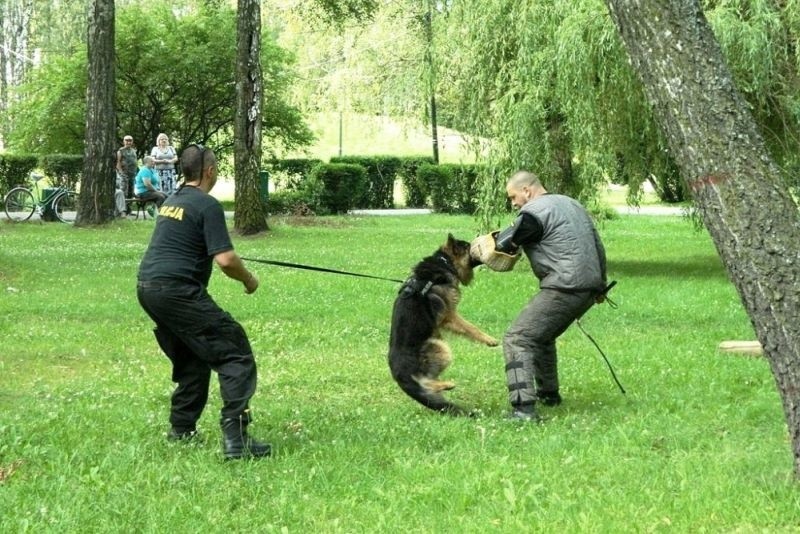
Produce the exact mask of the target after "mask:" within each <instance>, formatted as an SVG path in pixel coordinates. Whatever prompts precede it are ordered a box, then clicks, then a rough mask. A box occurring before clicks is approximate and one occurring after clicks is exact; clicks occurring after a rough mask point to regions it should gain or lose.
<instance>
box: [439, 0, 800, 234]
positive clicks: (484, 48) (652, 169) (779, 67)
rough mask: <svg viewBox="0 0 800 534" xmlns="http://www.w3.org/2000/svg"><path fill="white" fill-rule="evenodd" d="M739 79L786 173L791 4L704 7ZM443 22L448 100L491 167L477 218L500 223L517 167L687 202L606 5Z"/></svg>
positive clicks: (591, 196)
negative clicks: (646, 185)
mask: <svg viewBox="0 0 800 534" xmlns="http://www.w3.org/2000/svg"><path fill="white" fill-rule="evenodd" d="M707 9H708V11H709V15H708V17H709V21H710V23H711V26H712V28H713V29H714V31H715V33H716V34H717V35H718V36H719V40H720V43H721V46H722V49H723V52H724V53H725V55H726V57H727V58H728V59H729V61H730V62H731V64H732V65H734V66H733V67H732V71H733V74H734V78H735V79H736V82H737V84H738V85H739V87H741V88H742V92H743V94H744V96H745V98H746V99H747V101H748V103H749V105H750V106H751V108H752V112H753V114H754V116H755V117H756V122H757V123H758V124H759V126H760V127H761V129H762V130H763V131H764V134H765V138H766V139H767V145H768V147H769V148H770V150H771V152H772V153H773V155H774V156H775V157H776V160H777V161H778V162H779V163H780V164H781V165H782V166H783V167H784V168H786V169H793V168H795V167H796V166H797V163H796V161H797V156H796V154H797V153H798V146H797V133H798V117H799V116H800V102H798V98H797V96H796V95H797V93H798V92H797V58H796V57H795V55H794V50H795V47H796V44H797V42H796V41H797V36H798V35H800V33H798V31H797V29H798V28H799V27H800V26H799V25H798V19H800V16H799V15H798V12H800V8H799V7H798V1H797V0H793V1H789V2H786V3H785V4H783V6H782V8H780V9H778V8H776V7H775V6H774V5H773V4H772V3H769V2H763V1H759V0H736V1H718V2H708V6H707ZM445 20H446V21H447V23H446V24H445V25H443V26H440V28H441V31H440V32H439V37H438V38H439V44H438V46H437V47H438V49H439V50H441V51H443V53H445V54H446V55H447V57H446V58H442V59H441V61H442V64H446V65H448V66H449V69H448V70H446V71H445V70H443V72H442V75H443V76H445V77H446V78H444V79H442V81H441V83H440V89H439V90H440V92H441V94H442V97H441V99H440V101H441V102H442V103H443V107H446V108H447V110H448V116H449V118H450V120H451V123H452V125H453V126H455V127H457V128H460V129H462V130H463V131H466V132H469V133H471V134H473V135H474V136H475V139H479V140H481V142H480V144H479V145H480V146H479V150H480V152H481V154H482V155H483V156H484V157H485V158H486V160H487V161H488V162H489V169H490V170H489V172H487V173H486V174H485V175H484V176H483V177H482V184H481V188H480V190H481V198H480V199H479V202H478V204H479V206H480V208H479V210H480V212H479V216H480V217H479V219H480V223H481V225H482V226H484V227H490V226H494V225H495V224H496V220H495V219H496V216H497V214H498V213H499V212H500V211H501V210H502V208H503V206H504V205H505V204H504V202H503V196H504V184H505V179H506V177H507V176H508V174H509V173H510V172H511V171H513V170H514V169H517V168H520V167H528V168H531V169H533V170H535V171H536V172H537V173H539V174H540V175H541V177H542V179H543V180H544V182H545V184H546V186H547V187H548V189H550V190H553V191H557V192H561V193H565V194H568V195H571V196H574V197H577V198H579V199H580V200H582V201H583V202H586V203H589V204H591V203H592V202H593V201H594V200H595V198H596V195H597V192H598V190H599V187H600V186H601V184H605V183H607V182H608V181H613V182H616V183H621V184H626V185H628V186H629V191H630V194H631V197H630V200H631V201H632V202H636V200H637V198H638V196H639V194H640V185H641V184H642V182H643V181H644V180H649V181H650V182H651V183H652V184H653V186H654V187H655V189H656V191H657V192H658V193H659V195H660V196H661V198H662V199H664V200H667V201H679V200H683V199H684V197H685V192H684V188H683V184H682V182H681V180H680V177H679V175H678V172H677V168H678V167H677V165H676V164H675V162H674V161H673V160H672V159H671V157H670V155H669V153H668V152H667V150H666V146H667V145H666V143H665V140H664V138H663V136H662V135H661V133H660V131H659V130H658V128H656V126H655V123H654V120H653V117H652V114H651V112H650V110H649V108H648V106H647V105H646V100H645V97H644V93H643V91H642V88H641V84H640V83H639V81H638V80H637V78H636V77H635V75H634V74H633V71H632V70H631V68H630V66H629V64H628V59H627V55H626V53H625V51H624V49H623V47H622V44H621V42H620V40H619V37H618V35H617V32H616V29H615V27H614V26H613V24H612V21H611V19H610V17H609V16H608V12H607V9H606V6H605V5H604V4H603V2H602V1H601V0H578V1H575V2H561V1H558V0H533V1H530V2H515V1H513V0H485V1H484V2H481V4H480V6H477V5H475V4H473V3H467V2H459V3H455V5H453V6H452V8H451V9H450V10H449V12H448V14H447V17H445Z"/></svg>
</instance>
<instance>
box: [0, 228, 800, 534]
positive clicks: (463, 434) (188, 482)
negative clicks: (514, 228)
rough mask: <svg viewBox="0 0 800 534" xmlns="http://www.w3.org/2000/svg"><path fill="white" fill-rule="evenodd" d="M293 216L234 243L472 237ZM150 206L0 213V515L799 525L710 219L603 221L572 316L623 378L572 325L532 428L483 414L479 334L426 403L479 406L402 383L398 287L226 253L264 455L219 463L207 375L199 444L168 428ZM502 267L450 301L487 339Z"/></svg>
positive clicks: (302, 251) (228, 286) (772, 418)
mask: <svg viewBox="0 0 800 534" xmlns="http://www.w3.org/2000/svg"><path fill="white" fill-rule="evenodd" d="M313 221H314V222H315V223H316V224H313V225H310V224H307V223H308V222H309V221H308V220H304V221H301V222H302V223H306V224H298V225H294V224H291V222H290V220H283V219H280V218H275V219H273V220H272V221H271V223H270V226H271V227H272V229H273V231H272V232H271V233H270V235H269V237H268V238H266V239H253V238H241V237H239V238H237V237H236V236H234V244H235V246H236V249H237V251H239V252H240V253H241V254H242V255H244V256H249V257H256V258H272V259H278V260H285V261H294V262H299V263H305V264H309V265H320V266H327V267H332V268H336V269H347V270H352V271H355V272H363V273H371V274H375V275H382V276H388V277H396V278H403V277H404V276H405V275H406V274H407V272H408V269H409V268H410V267H411V266H412V265H413V264H414V263H416V262H417V261H419V260H420V258H422V257H423V256H424V255H427V254H430V253H431V252H432V251H433V250H435V249H436V247H438V246H439V245H441V244H442V243H443V242H444V240H445V239H446V236H447V233H448V232H452V233H453V234H454V235H456V236H460V237H465V238H468V237H469V236H470V235H474V232H475V229H476V228H475V221H474V219H473V218H472V217H469V216H444V215H434V216H419V217H417V216H412V217H409V216H404V217H388V218H385V217H380V218H377V217H351V216H348V217H320V218H315V219H313ZM153 224H154V223H153V222H152V221H147V222H141V221H139V222H134V221H123V222H121V223H114V224H112V225H109V226H108V227H105V228H102V229H98V230H93V231H85V230H79V229H75V228H71V227H67V225H55V224H51V225H41V224H36V223H34V224H20V225H7V224H4V225H0V264H1V265H2V269H0V271H2V274H1V275H0V276H1V277H2V286H1V287H2V292H3V294H2V296H1V297H0V313H1V314H2V317H3V320H2V321H0V338H2V339H3V350H2V351H0V369H2V370H3V386H2V388H0V436H2V439H0V469H2V470H3V473H4V474H6V476H5V479H4V481H3V482H2V483H0V492H1V493H2V499H0V509H2V513H0V531H2V532H14V533H16V532H55V531H57V532H70V533H73V532H170V531H179V532H246V531H252V530H254V526H257V528H256V530H258V531H261V532H266V533H272V532H275V533H279V532H290V533H293V532H300V531H302V532H325V533H327V532H330V533H344V532H346V533H350V532H352V533H362V532H363V533H367V532H409V533H414V534H416V533H423V532H442V533H448V532H463V533H467V534H478V533H485V532H492V533H493V532H531V531H540V530H555V531H559V532H609V533H611V532H680V533H684V532H686V533H688V532H794V531H796V530H797V510H798V509H800V487H798V484H797V482H796V481H795V480H794V479H792V477H791V470H792V455H791V452H790V450H789V442H788V438H787V427H786V422H785V418H784V415H783V411H782V408H781V401H780V398H779V397H778V395H777V393H776V391H775V381H774V378H773V377H772V374H771V372H770V367H769V365H768V363H767V361H766V360H764V359H763V358H751V357H740V356H733V355H721V354H719V353H718V352H717V345H718V343H719V342H720V341H721V340H727V339H752V336H753V327H752V325H751V323H750V321H749V319H748V317H747V315H746V313H745V312H744V310H743V308H742V304H741V301H740V300H739V298H738V296H737V295H736V292H735V290H734V288H733V286H732V284H731V283H730V281H729V280H728V278H727V276H726V274H725V271H724V268H723V266H722V265H721V263H720V261H719V259H718V257H717V254H716V252H715V250H714V246H713V243H712V242H711V240H710V239H709V237H708V235H707V234H706V233H705V232H696V231H694V229H693V228H692V226H691V225H690V224H688V223H687V221H685V220H683V219H681V218H679V217H666V218H664V217H661V218H655V217H643V216H638V217H631V216H624V217H620V218H619V219H617V220H613V221H608V222H606V223H605V224H604V225H603V226H602V227H601V228H600V231H601V233H602V237H603V239H604V242H605V243H606V247H607V249H608V252H609V274H610V276H611V277H612V278H613V279H616V280H619V281H620V283H619V285H618V286H617V287H616V288H615V289H614V291H613V292H612V297H613V298H615V300H616V301H617V303H618V304H619V309H617V310H611V309H610V308H608V307H606V306H596V307H595V308H593V309H592V310H590V311H589V312H588V313H587V314H586V315H585V316H584V318H583V319H582V321H581V322H582V324H583V326H584V327H585V328H586V329H587V331H588V332H589V333H590V334H591V335H592V336H593V337H594V338H595V339H596V340H597V342H598V343H599V344H600V345H601V346H602V347H603V350H604V351H605V352H606V354H607V355H608V357H609V358H610V360H611V362H612V363H613V364H614V366H615V368H616V371H617V374H618V375H619V378H620V380H621V381H622V383H623V384H624V386H625V387H626V389H627V391H628V393H627V395H624V396H623V395H621V394H620V393H619V392H618V391H617V390H616V389H615V387H614V385H613V382H612V381H611V378H610V377H609V375H608V371H607V369H606V368H605V366H604V364H603V361H602V359H601V358H600V356H599V354H597V352H596V351H595V349H594V347H593V346H592V345H591V344H590V343H589V341H588V340H587V339H586V338H585V337H584V336H583V335H582V334H581V333H580V331H579V330H578V329H576V328H574V327H572V328H570V329H568V330H567V331H566V332H565V333H564V335H562V336H561V337H560V338H559V340H558V350H559V369H560V378H561V387H562V391H561V392H562V394H563V396H564V399H565V400H564V404H562V405H561V406H560V407H558V408H542V409H541V412H542V414H543V415H544V417H545V422H544V423H543V424H542V425H525V424H517V423H514V422H512V421H507V420H505V419H504V416H505V414H506V411H507V409H508V405H507V389H506V383H505V372H504V370H503V365H504V363H503V357H502V352H501V349H500V348H493V349H492V348H487V347H484V346H480V345H477V344H475V343H471V342H469V341H466V340H464V339H462V338H461V337H459V336H455V335H450V334H447V333H445V339H446V340H447V342H448V343H449V344H450V346H451V348H452V350H453V353H454V362H453V364H452V365H451V366H450V368H449V369H447V371H446V372H445V373H444V375H443V378H445V379H448V380H454V381H455V382H456V384H457V388H456V389H455V390H453V391H452V392H448V393H446V395H447V396H449V397H450V398H451V399H453V400H454V401H456V402H459V403H462V404H463V405H465V406H467V407H470V408H479V409H480V410H481V415H480V416H478V417H475V418H450V417H442V416H439V415H437V414H434V413H432V412H430V411H429V410H425V409H424V408H422V407H420V406H419V405H417V404H416V403H415V402H414V401H412V400H411V399H409V398H408V397H406V396H405V395H404V394H403V393H402V392H401V391H400V390H399V388H398V387H397V385H396V384H395V383H394V382H393V381H392V380H391V378H390V374H389V370H388V367H387V364H386V347H387V343H388V336H389V318H390V315H391V309H392V302H393V300H394V298H395V297H396V295H397V285H396V284H391V283H387V282H382V281H377V280H364V279H359V278H354V277H347V276H335V275H331V274H326V273H315V272H309V271H300V270H291V269H282V268H278V267H270V266H264V265H259V264H248V267H249V268H250V269H252V270H253V271H254V272H255V273H256V275H257V276H258V277H259V279H260V281H261V286H260V287H259V290H258V291H257V292H256V293H255V294H253V295H249V296H248V295H244V294H243V292H242V286H241V284H239V283H236V282H234V281H231V280H229V279H227V278H226V277H225V276H223V275H222V273H221V272H220V271H219V270H216V272H215V273H214V274H213V276H212V279H211V284H210V287H209V290H210V292H211V294H212V295H213V296H214V299H215V300H216V301H217V302H218V303H219V304H220V305H221V306H222V307H224V308H225V309H227V310H228V311H230V312H231V313H232V315H233V316H234V317H235V318H236V319H237V320H238V321H240V322H241V323H242V325H243V327H244V328H245V330H246V331H247V333H248V335H249V337H250V341H251V344H252V347H253V350H254V353H255V354H256V359H257V362H258V371H259V386H258V390H257V392H256V394H255V396H254V397H253V401H252V402H251V407H252V410H253V415H254V419H255V420H254V423H253V425H252V426H251V431H252V433H253V435H254V436H255V437H258V438H261V439H264V440H267V441H270V442H271V443H272V444H273V447H274V451H275V456H274V457H273V458H270V459H264V460H261V461H256V462H241V463H238V462H223V461H222V458H221V454H220V445H219V439H220V431H219V412H218V410H219V407H220V406H221V400H220V398H219V393H218V388H217V387H216V386H215V385H212V387H211V396H210V397H211V398H210V400H209V404H208V406H207V408H206V410H205V412H204V413H203V416H202V417H201V419H200V421H199V430H200V432H201V434H202V435H203V436H204V438H203V439H202V440H200V441H199V442H198V443H195V444H183V443H181V444H171V443H168V442H167V441H166V440H165V439H164V435H165V433H166V431H167V429H168V427H169V422H168V405H169V398H170V393H171V391H172V389H173V388H174V383H173V382H172V381H171V377H170V365H169V362H168V360H167V358H165V357H164V356H163V354H162V353H161V351H160V350H159V349H158V346H157V344H156V341H155V339H154V338H153V334H152V322H151V321H150V320H149V318H148V317H147V316H146V314H145V313H144V312H143V311H142V310H141V308H140V307H139V305H138V303H137V301H136V292H135V288H134V287H133V286H134V284H132V281H133V280H135V278H136V270H137V267H138V263H139V260H140V258H141V256H142V254H143V253H144V250H145V248H146V246H147V242H148V240H149V238H150V235H151V234H152V230H153ZM376 251H377V252H376ZM524 261H525V260H524V259H523V260H521V261H520V263H519V264H518V265H517V267H516V269H515V270H514V271H512V272H509V273H493V272H490V271H487V270H485V269H483V268H479V269H478V271H477V272H476V276H475V279H474V281H473V282H472V284H470V286H469V287H467V288H465V289H464V292H463V298H462V300H461V304H460V307H459V311H460V312H461V313H462V314H463V315H464V317H466V318H467V319H469V320H470V321H471V322H474V323H475V324H476V325H478V326H479V327H480V328H481V329H483V330H485V331H486V332H488V333H490V334H492V335H494V336H495V337H500V336H502V333H503V332H504V331H505V330H506V329H507V328H508V325H509V324H511V322H512V321H513V320H514V318H515V316H516V314H517V313H518V312H519V310H520V309H521V308H522V307H523V306H524V305H525V303H526V302H527V301H528V299H529V298H530V296H531V294H532V293H533V292H534V291H535V282H534V280H533V278H532V276H531V273H530V269H529V268H528V266H527V265H526V264H524V263H523V262H524ZM98 280H102V281H103V283H98ZM665 288H669V290H668V291H665ZM12 466H13V468H12ZM743 503H744V504H743Z"/></svg>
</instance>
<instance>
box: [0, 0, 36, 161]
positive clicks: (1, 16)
mask: <svg viewBox="0 0 800 534" xmlns="http://www.w3.org/2000/svg"><path fill="white" fill-rule="evenodd" d="M32 16H33V0H6V1H5V2H3V3H2V4H0V30H2V33H0V114H2V115H4V114H5V111H6V108H7V107H8V104H9V100H10V94H9V93H10V91H9V89H10V88H12V87H14V86H16V85H18V84H20V83H22V80H23V78H24V76H25V72H26V70H27V67H28V64H29V63H32V62H33V59H31V57H30V55H29V54H30V51H29V48H28V44H29V43H28V41H29V36H30V21H31V17H32ZM5 130H6V127H5V126H2V127H0V139H2V137H3V135H4V134H5V133H6V132H5ZM0 146H1V145H0Z"/></svg>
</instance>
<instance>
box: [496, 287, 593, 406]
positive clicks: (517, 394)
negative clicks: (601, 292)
mask: <svg viewBox="0 0 800 534" xmlns="http://www.w3.org/2000/svg"><path fill="white" fill-rule="evenodd" d="M594 302H595V297H594V293H592V292H591V291H581V292H577V293H576V292H566V291H559V290H557V289H542V290H541V291H539V293H537V294H536V295H535V296H534V297H533V298H532V299H531V300H530V302H528V304H527V305H526V306H525V307H524V308H523V309H522V311H521V312H520V314H519V316H518V317H517V318H516V320H515V321H514V322H513V323H512V325H511V326H510V327H509V329H508V331H507V332H506V334H505V336H504V337H503V355H504V357H505V360H506V380H507V382H508V401H509V402H510V403H511V405H512V406H524V405H530V404H534V402H535V401H536V392H537V391H558V357H557V355H556V338H557V337H558V336H560V335H561V334H563V333H564V331H565V330H566V329H567V328H568V327H569V325H571V324H572V321H574V320H575V319H577V318H579V317H581V316H582V315H583V314H584V313H586V311H587V310H588V309H589V308H591V307H592V304H594Z"/></svg>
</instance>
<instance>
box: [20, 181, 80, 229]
mask: <svg viewBox="0 0 800 534" xmlns="http://www.w3.org/2000/svg"><path fill="white" fill-rule="evenodd" d="M42 178H44V177H43V176H42V175H40V174H31V176H30V178H29V181H30V182H32V183H33V188H32V189H31V188H28V187H25V186H24V185H20V186H17V187H14V188H13V189H12V190H11V191H9V192H8V194H7V195H6V198H5V209H6V215H8V218H9V219H10V220H12V221H15V222H22V221H27V220H28V219H30V218H31V216H32V215H33V214H34V213H36V214H37V215H38V216H39V217H41V218H42V220H53V218H55V219H58V220H59V221H61V222H63V223H67V224H72V223H74V222H75V216H76V215H77V211H78V193H76V192H75V191H72V190H69V189H67V188H64V187H55V188H52V189H44V190H43V191H44V196H42V192H40V190H39V180H41V179H42ZM34 193H35V194H34ZM36 198H39V200H38V201H37V200H36Z"/></svg>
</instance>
